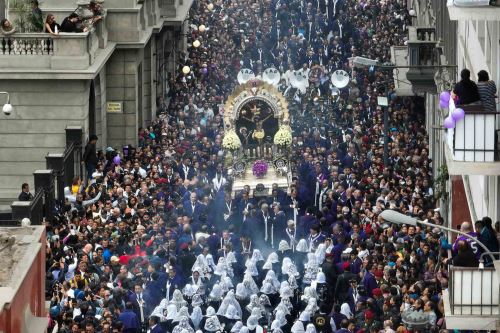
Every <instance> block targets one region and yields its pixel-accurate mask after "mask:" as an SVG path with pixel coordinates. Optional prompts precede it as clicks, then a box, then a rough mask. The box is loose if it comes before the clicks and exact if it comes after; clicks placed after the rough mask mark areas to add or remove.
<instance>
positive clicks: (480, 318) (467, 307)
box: [443, 260, 500, 330]
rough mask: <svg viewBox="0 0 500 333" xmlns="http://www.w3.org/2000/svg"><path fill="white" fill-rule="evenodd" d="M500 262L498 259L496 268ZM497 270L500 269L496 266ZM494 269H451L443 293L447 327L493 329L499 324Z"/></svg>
mask: <svg viewBox="0 0 500 333" xmlns="http://www.w3.org/2000/svg"><path fill="white" fill-rule="evenodd" d="M498 263H500V261H498V260H497V262H495V266H497V264H498ZM496 268H497V270H498V269H500V267H496ZM497 270H495V269H494V268H484V269H479V268H469V267H453V266H452V267H450V280H449V285H448V289H445V290H443V301H444V308H445V317H446V328H448V329H456V330H496V329H499V327H500V326H499V325H500V313H499V306H500V303H499V293H500V291H499V278H498V275H499V272H498V271H497Z"/></svg>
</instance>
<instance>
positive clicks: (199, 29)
mask: <svg viewBox="0 0 500 333" xmlns="http://www.w3.org/2000/svg"><path fill="white" fill-rule="evenodd" d="M206 28H207V27H205V25H203V24H202V25H200V26H199V27H198V31H199V32H205V30H206Z"/></svg>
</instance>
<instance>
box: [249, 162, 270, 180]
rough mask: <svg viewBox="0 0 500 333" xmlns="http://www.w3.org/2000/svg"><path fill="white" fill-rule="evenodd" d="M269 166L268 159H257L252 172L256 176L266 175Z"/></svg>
mask: <svg viewBox="0 0 500 333" xmlns="http://www.w3.org/2000/svg"><path fill="white" fill-rule="evenodd" d="M268 168H269V166H268V165H267V162H266V161H263V160H257V161H255V162H254V163H253V166H252V173H253V175H254V176H255V177H259V178H260V177H264V176H265V175H266V173H267V169H268Z"/></svg>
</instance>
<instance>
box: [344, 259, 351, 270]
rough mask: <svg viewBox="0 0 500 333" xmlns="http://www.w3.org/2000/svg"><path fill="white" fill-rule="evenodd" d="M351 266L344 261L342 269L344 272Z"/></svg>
mask: <svg viewBox="0 0 500 333" xmlns="http://www.w3.org/2000/svg"><path fill="white" fill-rule="evenodd" d="M350 266H351V264H350V263H349V262H348V261H344V262H343V263H342V268H343V269H344V270H346V269H347V268H349V267H350Z"/></svg>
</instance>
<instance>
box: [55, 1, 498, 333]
mask: <svg viewBox="0 0 500 333" xmlns="http://www.w3.org/2000/svg"><path fill="white" fill-rule="evenodd" d="M406 8H407V7H406V4H405V1H401V0H386V1H377V2H374V1H369V0H368V1H346V0H339V1H319V2H317V1H311V2H307V3H306V2H305V1H298V0H290V1H283V0H272V1H250V0H239V1H228V0H218V1H216V2H213V3H209V2H208V1H206V0H200V1H196V2H195V3H194V4H193V6H192V8H191V11H190V14H189V22H190V30H189V34H188V41H189V43H192V42H194V41H195V40H198V41H200V43H201V46H198V47H195V46H190V47H188V52H187V53H185V54H181V56H180V57H179V59H180V63H179V64H178V68H177V71H176V72H175V73H171V76H170V81H169V86H170V91H169V93H168V99H167V100H168V103H166V102H164V101H163V100H159V101H158V105H157V106H158V115H159V117H158V119H157V120H155V121H154V122H153V123H152V125H151V126H149V127H147V128H144V129H141V130H140V133H139V137H140V139H139V146H138V147H135V148H134V147H127V148H126V149H124V150H123V151H120V152H119V151H116V150H114V149H113V148H111V147H110V148H107V149H106V150H105V151H103V152H97V153H96V145H97V142H98V138H97V137H95V136H92V137H91V140H89V143H88V144H87V146H86V147H85V154H84V157H83V160H84V163H85V164H86V170H87V172H88V175H89V177H88V181H87V180H81V179H79V178H77V179H75V180H74V182H73V183H72V184H68V187H67V188H66V202H65V204H64V205H61V207H60V210H59V211H58V212H57V214H56V218H55V220H54V221H50V222H48V223H47V237H48V247H47V255H46V258H47V276H46V291H47V297H48V299H50V301H51V306H50V319H51V321H50V325H49V330H51V331H53V332H72V333H77V332H78V333H79V332H86V333H92V332H103V333H108V332H127V333H129V332H130V333H131V332H135V333H137V332H143V331H147V332H150V333H161V332H163V333H165V332H169V333H170V332H172V333H194V332H198V331H199V332H243V333H244V332H256V331H257V330H258V327H265V329H266V331H267V332H272V333H280V332H284V333H286V332H293V333H301V332H302V333H303V332H306V333H314V332H318V333H319V332H323V333H327V332H339V333H349V332H365V333H367V332H408V331H422V330H424V331H433V332H434V331H436V332H437V331H439V330H441V329H445V327H446V326H445V320H444V306H443V300H442V290H443V289H444V288H447V285H448V273H447V264H448V263H449V262H450V260H452V261H453V263H455V264H465V265H471V263H472V264H476V265H477V259H479V255H480V249H478V248H477V246H474V245H475V244H472V243H471V242H470V240H469V239H468V238H458V239H457V240H456V242H455V243H454V244H450V243H449V242H448V240H447V238H446V235H444V234H443V233H442V232H441V230H440V229H438V228H435V229H430V228H425V227H421V226H406V225H401V226H400V225H393V224H389V223H387V222H386V221H384V220H383V219H382V218H381V217H380V215H379V214H380V213H381V212H382V211H383V210H385V209H393V210H397V211H399V212H402V213H404V214H407V215H410V216H413V217H417V218H419V219H422V220H424V219H427V220H429V221H432V222H433V223H435V224H437V225H440V224H443V218H442V217H441V216H440V212H439V208H437V207H436V199H435V193H434V189H433V170H432V161H431V160H430V158H429V154H428V138H427V135H426V132H425V125H424V114H425V112H424V106H423V102H422V100H420V99H419V98H416V97H415V98H413V97H405V98H401V97H397V96H395V93H394V85H393V79H392V77H391V74H390V73H386V72H381V71H378V70H377V69H374V68H366V69H353V68H350V67H349V61H348V58H349V57H352V56H358V55H359V56H365V57H367V58H372V59H377V60H379V61H380V62H382V63H383V62H387V61H389V60H390V53H389V48H388V46H389V45H402V44H403V43H404V42H405V38H406V37H405V36H406V29H407V26H408V24H409V23H410V21H409V17H408V13H407V10H406ZM201 25H203V26H204V27H205V28H206V29H200V28H199V27H200V26H201ZM202 30H203V31H202ZM184 66H189V67H190V72H189V73H187V74H185V73H183V72H182V71H181V69H182V68H183V67H184ZM271 66H273V67H275V68H277V69H279V70H280V71H281V72H282V73H284V75H283V80H282V82H281V83H280V84H281V87H280V89H281V91H283V92H284V93H285V92H286V96H287V98H288V99H289V104H290V117H291V127H292V129H293V133H294V136H293V142H292V147H291V156H290V159H291V160H292V161H293V164H292V172H293V182H292V184H291V186H290V189H289V191H288V192H287V191H284V190H282V189H280V188H278V187H277V186H275V187H273V189H272V195H271V196H269V197H268V198H262V199H260V200H257V199H256V198H253V197H252V196H251V193H250V191H248V188H245V189H244V190H243V191H241V192H238V193H236V194H235V195H234V197H233V196H232V189H231V179H230V177H229V176H228V174H227V169H226V167H227V166H226V165H225V164H224V150H223V148H222V138H223V136H224V124H223V120H222V119H223V117H222V116H223V113H224V111H225V110H224V109H223V106H222V105H223V103H224V101H225V100H226V98H227V97H228V96H229V95H230V94H231V92H232V91H233V89H234V88H235V86H236V85H237V81H236V76H237V73H238V71H239V70H240V69H241V68H250V69H252V70H253V71H254V72H255V73H256V74H257V75H259V74H260V73H261V72H262V70H264V69H266V68H268V67H271ZM314 66H321V67H322V70H323V71H324V76H329V73H331V72H332V71H334V70H336V69H344V70H346V71H347V72H348V73H350V75H351V82H350V84H349V86H348V87H346V88H343V89H340V91H339V92H338V93H335V94H332V91H331V86H330V84H329V82H328V81H327V80H319V81H317V82H315V84H311V85H310V87H309V88H308V89H307V91H306V92H305V93H302V92H300V91H297V90H296V89H294V88H293V87H290V82H289V81H288V80H287V74H286V73H287V71H289V70H301V71H302V72H304V73H307V74H309V71H310V69H311V68H313V67H314ZM288 73H289V72H288ZM386 86H387V87H389V91H384V88H383V87H386ZM379 94H383V95H384V96H385V95H389V96H390V98H389V107H388V108H389V117H390V118H389V124H390V134H389V137H388V140H389V143H388V145H389V156H388V162H387V164H384V161H383V139H384V135H383V133H384V128H383V126H384V125H383V123H384V121H383V111H382V109H381V108H380V107H379V106H377V96H378V95H379ZM294 212H298V217H297V218H296V219H294V218H293V216H294V214H295V213H294ZM475 226H476V227H477V228H479V229H476V230H477V231H478V232H479V234H478V235H477V234H475V233H474V231H473V230H474V227H473V225H472V224H471V223H468V222H464V223H463V224H462V225H461V228H462V230H463V231H465V232H468V233H471V234H473V233H474V235H477V236H478V237H480V238H483V239H488V241H489V243H488V244H490V246H491V247H494V246H495V245H496V246H497V249H498V240H497V237H498V234H497V233H496V232H495V231H494V229H493V228H492V221H491V220H490V219H488V218H485V219H483V220H481V221H478V223H476V225H475ZM447 250H451V251H452V252H453V253H454V257H453V258H448V252H447ZM471 258H474V259H476V262H474V260H470V259H471ZM409 311H414V312H415V311H417V312H420V314H421V315H422V316H424V317H425V318H426V323H427V324H426V325H425V327H424V328H418V329H415V328H414V327H410V326H408V325H407V324H405V322H404V314H405V313H408V312H409Z"/></svg>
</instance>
